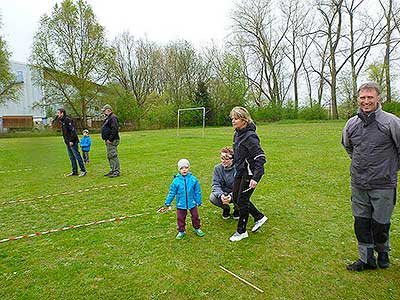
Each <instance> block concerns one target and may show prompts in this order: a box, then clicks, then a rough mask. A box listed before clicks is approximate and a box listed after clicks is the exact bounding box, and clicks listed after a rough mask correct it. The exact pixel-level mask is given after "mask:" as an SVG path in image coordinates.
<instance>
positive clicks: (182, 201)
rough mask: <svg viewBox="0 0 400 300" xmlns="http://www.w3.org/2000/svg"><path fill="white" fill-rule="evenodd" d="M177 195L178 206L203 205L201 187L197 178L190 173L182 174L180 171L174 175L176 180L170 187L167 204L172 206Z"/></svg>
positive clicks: (191, 206)
mask: <svg viewBox="0 0 400 300" xmlns="http://www.w3.org/2000/svg"><path fill="white" fill-rule="evenodd" d="M175 196H176V208H179V209H191V208H193V207H195V206H200V205H201V203H202V202H201V188H200V184H199V181H198V180H197V178H196V177H195V176H194V175H192V173H190V172H189V173H188V174H187V175H186V176H182V175H181V174H180V173H178V174H177V175H175V176H174V180H173V181H172V183H171V186H170V187H169V193H168V196H167V199H165V206H170V205H171V202H172V201H173V200H174V198H175Z"/></svg>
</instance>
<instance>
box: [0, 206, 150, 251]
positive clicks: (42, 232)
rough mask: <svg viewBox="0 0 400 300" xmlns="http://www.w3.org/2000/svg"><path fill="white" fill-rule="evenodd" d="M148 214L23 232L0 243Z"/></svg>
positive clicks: (136, 215) (145, 213)
mask: <svg viewBox="0 0 400 300" xmlns="http://www.w3.org/2000/svg"><path fill="white" fill-rule="evenodd" d="M148 214H149V212H144V213H141V214H135V215H128V216H122V217H116V218H112V219H106V220H101V221H95V222H90V223H86V224H79V225H71V226H66V227H61V228H57V229H51V230H47V231H40V232H35V233H31V234H24V235H20V236H16V237H9V238H6V239H2V240H0V243H5V242H9V241H16V240H20V239H27V238H30V237H35V236H40V235H44V234H49V233H54V232H59V231H66V230H69V229H77V228H80V227H88V226H93V225H99V224H103V223H111V222H114V221H117V222H118V221H122V220H123V219H129V218H136V217H140V216H144V215H148Z"/></svg>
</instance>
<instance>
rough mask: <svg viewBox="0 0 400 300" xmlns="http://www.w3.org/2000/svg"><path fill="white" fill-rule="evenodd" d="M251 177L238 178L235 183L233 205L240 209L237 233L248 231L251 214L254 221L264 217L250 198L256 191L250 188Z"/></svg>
mask: <svg viewBox="0 0 400 300" xmlns="http://www.w3.org/2000/svg"><path fill="white" fill-rule="evenodd" d="M250 179H251V178H250V177H248V176H243V177H236V178H235V181H234V183H233V192H232V194H233V203H235V205H236V207H238V208H239V221H238V225H237V230H236V231H237V232H238V233H244V232H245V231H246V226H247V221H248V220H249V214H250V215H252V217H253V218H254V221H258V220H260V219H261V218H262V217H264V215H263V214H262V213H261V212H260V211H259V210H258V209H257V208H256V207H255V206H254V204H253V203H252V202H251V201H250V197H251V195H252V194H253V192H254V189H250V188H249V184H250Z"/></svg>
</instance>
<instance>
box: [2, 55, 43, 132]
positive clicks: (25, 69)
mask: <svg viewBox="0 0 400 300" xmlns="http://www.w3.org/2000/svg"><path fill="white" fill-rule="evenodd" d="M10 65H11V71H12V72H13V73H14V74H15V75H16V78H17V81H18V82H21V83H22V85H23V86H22V88H21V90H20V95H19V101H17V102H6V103H5V104H4V105H1V106H0V130H1V129H2V122H1V117H3V116H33V118H34V119H35V120H43V121H44V123H46V113H45V111H44V109H43V108H39V107H36V108H34V107H33V106H34V104H35V103H36V102H40V101H41V100H42V98H43V92H42V90H41V89H40V88H39V87H37V86H35V85H34V83H33V79H32V71H31V69H30V67H29V65H28V64H26V63H20V62H15V61H10Z"/></svg>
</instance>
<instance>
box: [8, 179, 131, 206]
mask: <svg viewBox="0 0 400 300" xmlns="http://www.w3.org/2000/svg"><path fill="white" fill-rule="evenodd" d="M126 186H128V184H127V183H122V184H114V185H107V186H97V187H96V186H95V187H90V188H87V189H81V190H77V191H75V192H73V191H71V192H62V193H56V194H51V195H45V196H39V197H33V198H26V199H19V200H10V201H4V202H2V203H1V204H2V205H6V204H14V203H21V202H29V201H35V200H41V199H47V198H50V197H56V196H61V195H62V196H69V195H75V194H78V193H84V192H90V191H97V190H104V189H111V188H118V187H126Z"/></svg>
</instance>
